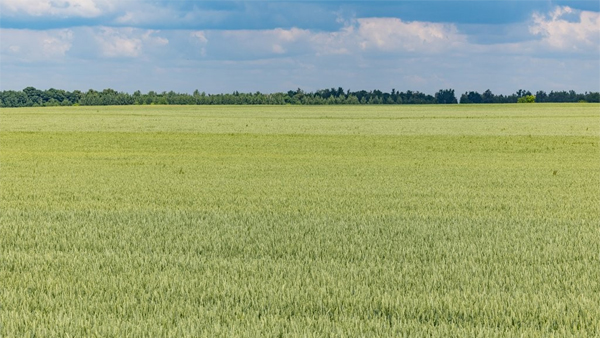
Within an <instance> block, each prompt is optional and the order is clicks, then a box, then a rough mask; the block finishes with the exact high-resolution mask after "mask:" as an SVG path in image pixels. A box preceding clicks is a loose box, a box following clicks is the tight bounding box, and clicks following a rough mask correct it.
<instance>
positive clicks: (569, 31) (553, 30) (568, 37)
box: [529, 6, 600, 52]
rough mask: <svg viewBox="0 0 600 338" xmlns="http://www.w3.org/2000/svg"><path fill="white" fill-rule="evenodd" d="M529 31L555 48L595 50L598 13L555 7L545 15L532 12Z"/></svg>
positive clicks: (599, 37)
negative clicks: (574, 18) (573, 18)
mask: <svg viewBox="0 0 600 338" xmlns="http://www.w3.org/2000/svg"><path fill="white" fill-rule="evenodd" d="M569 16H575V17H576V19H577V20H575V21H572V20H568V18H569ZM529 31H530V32H531V33H532V34H534V35H539V36H542V41H543V42H544V43H545V44H546V45H547V46H549V47H551V48H553V49H556V50H561V51H572V52H577V51H585V50H591V51H594V52H597V51H598V50H599V47H600V13H598V12H590V11H576V10H574V9H572V8H570V7H567V6H564V7H557V8H556V9H555V10H554V11H552V12H551V13H549V14H546V15H544V14H534V15H533V24H532V25H531V26H530V27H529Z"/></svg>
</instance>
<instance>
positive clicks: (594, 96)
mask: <svg viewBox="0 0 600 338" xmlns="http://www.w3.org/2000/svg"><path fill="white" fill-rule="evenodd" d="M520 102H600V93H599V92H585V93H583V94H581V93H576V92H575V91H574V90H570V91H557V92H555V91H551V92H550V93H546V92H545V91H543V90H540V91H538V92H537V93H535V95H534V94H532V93H531V92H530V91H528V90H524V89H519V90H518V91H517V92H516V93H514V94H512V95H506V96H505V95H495V94H494V93H492V91H490V90H489V89H488V90H486V91H485V92H483V94H479V93H478V92H466V93H464V94H462V95H461V96H460V103H520Z"/></svg>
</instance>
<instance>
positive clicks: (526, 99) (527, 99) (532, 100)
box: [517, 95, 535, 103]
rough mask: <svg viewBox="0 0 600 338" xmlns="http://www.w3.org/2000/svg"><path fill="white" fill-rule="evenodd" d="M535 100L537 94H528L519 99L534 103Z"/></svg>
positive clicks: (520, 101) (519, 101)
mask: <svg viewBox="0 0 600 338" xmlns="http://www.w3.org/2000/svg"><path fill="white" fill-rule="evenodd" d="M534 102H535V96H533V95H526V96H523V97H520V98H519V99H518V100H517V103H534Z"/></svg>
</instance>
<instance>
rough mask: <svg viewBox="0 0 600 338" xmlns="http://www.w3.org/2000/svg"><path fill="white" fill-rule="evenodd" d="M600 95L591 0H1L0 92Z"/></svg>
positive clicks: (597, 13)
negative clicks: (525, 92)
mask: <svg viewBox="0 0 600 338" xmlns="http://www.w3.org/2000/svg"><path fill="white" fill-rule="evenodd" d="M27 86H34V87H37V88H42V89H47V88H51V87H54V88H62V89H68V90H74V89H79V90H87V89H89V88H93V89H103V88H113V89H116V90H119V91H127V92H133V91H135V90H138V89H139V90H142V91H144V92H145V91H149V90H155V91H168V90H174V91H178V92H192V91H193V90H195V89H199V90H200V91H206V92H207V93H219V92H232V91H235V90H238V91H244V92H250V91H251V92H255V91H261V92H276V91H287V90H289V89H295V88H302V89H304V90H309V91H313V90H316V89H321V88H330V87H339V86H342V87H344V88H349V89H352V90H360V89H366V90H370V89H381V90H385V91H389V90H391V89H392V88H395V89H397V90H402V91H404V90H409V89H410V90H419V91H423V92H426V93H433V92H435V91H437V90H438V89H441V88H454V89H456V90H457V92H459V93H461V92H464V91H467V90H478V91H480V92H481V91H484V90H485V89H488V88H489V89H491V90H492V91H493V92H495V93H504V94H509V93H513V92H515V91H516V90H517V89H520V88H525V89H529V90H532V91H536V90H546V91H550V90H569V89H574V90H576V91H579V92H584V91H598V90H600V2H598V1H595V0H594V1H543V0H540V1H508V0H504V1H449V0H447V1H369V2H366V1H189V0H188V1H186V0H179V1H143V0H129V1H122V0H121V1H118V0H0V89H2V90H6V89H22V88H24V87H27Z"/></svg>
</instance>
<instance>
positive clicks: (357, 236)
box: [0, 104, 600, 337]
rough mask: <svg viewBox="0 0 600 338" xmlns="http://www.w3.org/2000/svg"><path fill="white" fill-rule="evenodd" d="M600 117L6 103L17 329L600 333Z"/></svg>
mask: <svg viewBox="0 0 600 338" xmlns="http://www.w3.org/2000/svg"><path fill="white" fill-rule="evenodd" d="M599 143H600V106H599V105H595V104H570V105H569V104H565V105H560V104H521V105H516V104H514V105H510V104H506V105H471V106H465V105H460V106H459V105H454V106H318V107H309V106H287V107H282V106H274V107H270V106H258V107H250V106H212V107H211V106H201V107H197V106H192V107H174V106H144V107H140V106H129V107H64V108H59V107H57V108H33V109H32V108H28V109H2V110H0V336H2V337H34V336H35V337H261V336H262V337H278V336H279V337H361V336H365V337H386V336H387V337H569V336H572V337H593V336H598V335H600V322H599V318H600V307H599V304H600V148H599Z"/></svg>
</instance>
